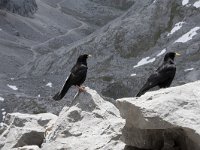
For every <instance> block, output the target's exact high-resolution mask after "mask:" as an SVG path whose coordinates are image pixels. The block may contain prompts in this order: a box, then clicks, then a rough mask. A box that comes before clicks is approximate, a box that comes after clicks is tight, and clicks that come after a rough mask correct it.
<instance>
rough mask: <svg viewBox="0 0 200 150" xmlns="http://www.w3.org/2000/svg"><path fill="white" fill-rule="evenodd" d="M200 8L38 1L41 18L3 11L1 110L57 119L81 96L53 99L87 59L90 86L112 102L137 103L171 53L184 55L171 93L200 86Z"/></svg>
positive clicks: (155, 1)
mask: <svg viewBox="0 0 200 150" xmlns="http://www.w3.org/2000/svg"><path fill="white" fill-rule="evenodd" d="M20 1H22V2H26V0H20ZM10 2H12V1H10ZM199 3H200V2H199V0H190V1H189V2H187V1H182V0H167V1H162V0H147V1H141V0H126V1H124V0H104V1H101V0H62V1H61V0H57V1H55V0H36V4H37V11H36V13H35V14H32V15H29V16H28V17H27V15H25V16H26V17H24V16H21V15H22V14H19V13H18V12H15V13H13V12H10V11H12V10H13V9H7V8H6V7H3V8H2V9H1V13H0V36H1V38H0V57H1V59H0V60H1V63H2V65H1V67H0V70H1V74H0V78H1V80H0V82H1V84H0V91H1V93H0V94H1V95H0V97H1V98H2V100H1V102H0V103H1V105H0V107H1V109H3V110H4V109H5V112H13V111H19V112H29V113H39V112H46V111H50V112H53V113H58V112H59V110H60V109H61V108H62V106H63V105H69V104H70V99H71V98H72V97H73V96H74V95H75V93H76V91H77V90H76V89H75V88H72V89H70V91H69V93H67V95H66V96H65V98H64V99H63V100H62V101H61V102H59V103H56V102H54V101H53V100H52V99H51V96H52V95H54V94H55V93H56V92H57V91H58V90H59V88H60V87H61V86H62V84H63V82H64V80H65V79H66V77H67V76H68V74H69V71H70V69H71V67H72V66H73V65H74V63H75V61H76V59H77V57H78V56H79V55H80V54H82V53H90V54H92V55H93V57H92V58H91V59H90V60H88V66H89V70H88V77H87V80H86V82H85V84H86V85H87V86H89V87H91V88H93V89H95V90H97V91H98V92H99V93H101V95H103V96H105V97H108V98H109V99H116V98H121V97H128V96H134V95H135V94H136V93H137V92H138V90H139V89H140V87H141V86H142V84H143V83H144V82H145V80H146V79H147V77H148V76H149V74H150V73H151V72H153V70H155V69H156V68H157V67H158V66H159V64H160V63H161V62H162V59H163V56H164V54H165V53H166V52H168V51H176V52H179V53H180V54H181V56H180V57H177V58H176V62H177V74H176V77H175V80H174V81H173V84H172V86H176V85H181V84H184V83H187V82H191V81H196V80H199V79H200V70H199V67H198V66H199V63H200V62H199V60H200V59H199V57H200V54H199V51H200V42H199V41H200V34H199V33H200V15H199V14H200V4H199ZM31 8H32V7H31ZM10 85H11V86H10ZM13 86H14V88H13ZM4 114H5V113H4ZM2 117H3V115H2Z"/></svg>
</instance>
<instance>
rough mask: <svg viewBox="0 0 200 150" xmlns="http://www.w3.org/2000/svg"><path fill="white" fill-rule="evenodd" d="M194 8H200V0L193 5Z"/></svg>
mask: <svg viewBox="0 0 200 150" xmlns="http://www.w3.org/2000/svg"><path fill="white" fill-rule="evenodd" d="M193 6H194V7H196V8H199V7H200V0H198V1H196V2H195V3H194V4H193Z"/></svg>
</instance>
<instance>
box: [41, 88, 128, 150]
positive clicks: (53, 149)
mask: <svg viewBox="0 0 200 150" xmlns="http://www.w3.org/2000/svg"><path fill="white" fill-rule="evenodd" d="M86 90H87V92H88V93H85V94H80V95H79V96H78V97H76V98H75V99H74V101H73V106H72V107H64V108H63V110H62V111H61V113H60V115H59V117H58V120H57V121H56V123H55V124H54V125H53V128H52V129H51V131H49V133H48V135H47V136H46V143H44V144H43V145H42V149H44V150H46V149H48V150H62V149H69V150H74V149H76V150H83V149H87V150H95V149H96V150H97V149H106V150H119V149H123V148H124V144H123V143H122V142H121V141H120V137H121V129H122V128H123V126H124V120H123V119H122V118H121V117H120V115H119V110H118V109H117V108H116V107H115V106H114V105H113V104H111V103H109V102H107V101H105V100H104V99H103V98H102V97H100V96H99V94H97V92H96V91H94V90H92V89H89V88H87V89H86Z"/></svg>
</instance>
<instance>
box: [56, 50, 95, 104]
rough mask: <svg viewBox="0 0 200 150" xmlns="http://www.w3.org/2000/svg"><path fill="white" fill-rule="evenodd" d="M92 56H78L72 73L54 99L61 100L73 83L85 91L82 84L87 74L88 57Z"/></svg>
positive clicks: (81, 90)
mask: <svg viewBox="0 0 200 150" xmlns="http://www.w3.org/2000/svg"><path fill="white" fill-rule="evenodd" d="M90 56H91V55H88V54H84V55H80V56H79V57H78V59H77V62H76V64H75V65H74V66H73V68H72V69H71V73H70V75H69V77H68V78H67V79H66V81H65V84H64V85H63V87H62V89H61V90H60V91H59V92H58V93H57V94H55V96H53V99H54V100H55V101H59V100H61V99H62V98H63V97H64V96H65V94H66V93H67V91H68V90H69V88H70V87H71V86H73V85H74V86H76V87H77V88H78V89H79V91H80V92H83V91H85V89H84V87H81V85H82V84H83V82H84V81H85V79H86V76H87V69H88V67H87V58H88V57H90Z"/></svg>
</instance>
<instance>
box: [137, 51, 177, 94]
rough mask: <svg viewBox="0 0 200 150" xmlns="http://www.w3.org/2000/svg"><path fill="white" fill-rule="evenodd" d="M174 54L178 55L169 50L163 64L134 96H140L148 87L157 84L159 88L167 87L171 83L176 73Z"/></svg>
mask: <svg viewBox="0 0 200 150" xmlns="http://www.w3.org/2000/svg"><path fill="white" fill-rule="evenodd" d="M176 55H180V54H178V53H175V52H169V53H167V54H166V55H165V57H164V62H163V64H162V65H161V66H160V67H159V68H158V69H157V70H156V71H155V72H154V73H153V74H151V75H150V77H149V78H148V79H147V82H146V83H145V84H144V86H143V87H142V88H141V89H140V91H139V93H138V94H137V95H136V97H140V96H141V95H143V94H144V93H146V92H147V91H148V90H149V89H151V88H153V87H155V86H159V87H160V88H167V87H169V86H170V85H171V83H172V80H173V79H174V76H175V73H176V65H175V63H174V58H175V56H176Z"/></svg>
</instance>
